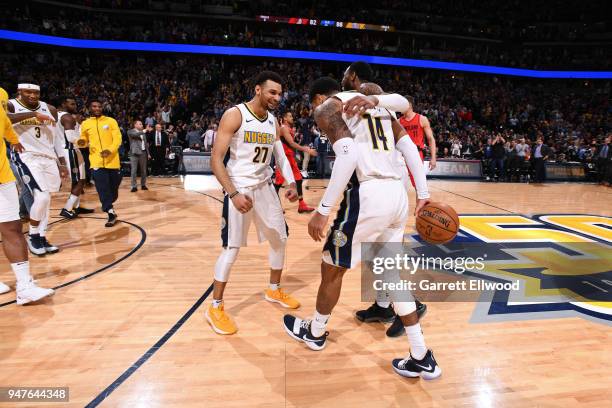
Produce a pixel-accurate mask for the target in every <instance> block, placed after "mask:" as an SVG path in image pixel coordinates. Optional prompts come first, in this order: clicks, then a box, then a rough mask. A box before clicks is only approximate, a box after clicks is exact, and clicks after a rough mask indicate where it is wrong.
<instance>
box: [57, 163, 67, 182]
mask: <svg viewBox="0 0 612 408" xmlns="http://www.w3.org/2000/svg"><path fill="white" fill-rule="evenodd" d="M59 172H60V177H61V178H63V179H67V178H68V175H69V173H68V167H66V165H65V164H60V165H59Z"/></svg>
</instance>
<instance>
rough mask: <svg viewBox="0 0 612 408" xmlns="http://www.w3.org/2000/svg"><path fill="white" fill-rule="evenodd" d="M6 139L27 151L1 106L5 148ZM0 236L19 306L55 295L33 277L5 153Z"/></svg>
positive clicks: (0, 137) (0, 160)
mask: <svg viewBox="0 0 612 408" xmlns="http://www.w3.org/2000/svg"><path fill="white" fill-rule="evenodd" d="M4 140H6V142H7V143H9V144H10V145H11V147H12V148H13V150H14V151H15V152H18V153H23V152H24V147H23V145H22V144H21V143H20V142H19V137H18V136H17V134H16V133H15V131H14V130H13V128H12V126H11V121H10V119H9V118H8V116H7V115H6V111H5V110H4V107H3V106H1V105H0V141H2V145H3V147H4ZM0 234H1V235H2V248H3V249H4V254H5V255H6V257H7V259H8V260H9V262H10V263H11V269H12V270H13V273H14V274H15V278H16V279H17V288H16V289H17V304H18V305H25V304H26V303H30V302H35V301H37V300H40V299H42V298H44V297H46V296H50V295H52V294H53V289H45V288H41V287H39V286H37V285H36V283H35V282H34V279H32V275H30V262H29V261H28V245H27V244H26V240H25V238H24V237H23V234H22V233H21V221H20V220H19V198H18V194H17V186H16V180H15V176H14V175H13V172H12V171H11V167H10V165H9V161H8V159H7V156H6V154H5V152H4V151H2V152H1V153H0ZM9 290H10V288H9V287H8V286H7V285H6V284H4V283H3V282H0V293H6V292H8V291H9Z"/></svg>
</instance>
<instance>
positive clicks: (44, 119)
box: [36, 112, 55, 123]
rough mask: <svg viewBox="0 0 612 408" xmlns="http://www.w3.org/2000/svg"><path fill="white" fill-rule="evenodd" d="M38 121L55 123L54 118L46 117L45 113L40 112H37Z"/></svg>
mask: <svg viewBox="0 0 612 408" xmlns="http://www.w3.org/2000/svg"><path fill="white" fill-rule="evenodd" d="M36 119H38V120H40V121H41V122H44V121H51V122H52V123H55V119H53V117H52V116H49V115H45V114H44V113H40V112H36Z"/></svg>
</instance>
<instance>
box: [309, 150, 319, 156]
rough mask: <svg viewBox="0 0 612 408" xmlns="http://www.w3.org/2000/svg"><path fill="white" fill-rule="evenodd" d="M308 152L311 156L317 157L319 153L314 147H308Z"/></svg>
mask: <svg viewBox="0 0 612 408" xmlns="http://www.w3.org/2000/svg"><path fill="white" fill-rule="evenodd" d="M308 154H309V155H311V156H312V157H317V156H318V155H319V153H317V151H316V150H315V149H308Z"/></svg>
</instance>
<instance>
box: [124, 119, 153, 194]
mask: <svg viewBox="0 0 612 408" xmlns="http://www.w3.org/2000/svg"><path fill="white" fill-rule="evenodd" d="M127 134H128V139H129V141H130V164H131V167H132V168H131V175H132V190H131V191H132V193H135V192H136V191H138V189H137V188H136V173H137V172H138V169H140V189H141V190H148V188H147V158H148V157H149V144H148V143H147V136H146V134H145V132H144V130H143V126H142V122H141V121H139V120H137V121H135V122H134V128H133V129H130V130H128V132H127Z"/></svg>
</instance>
